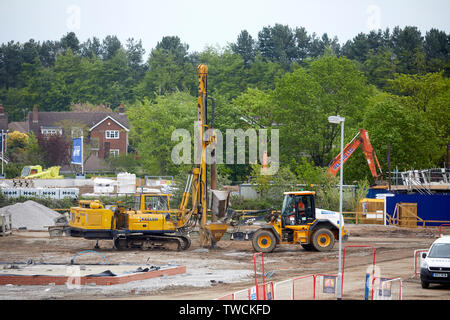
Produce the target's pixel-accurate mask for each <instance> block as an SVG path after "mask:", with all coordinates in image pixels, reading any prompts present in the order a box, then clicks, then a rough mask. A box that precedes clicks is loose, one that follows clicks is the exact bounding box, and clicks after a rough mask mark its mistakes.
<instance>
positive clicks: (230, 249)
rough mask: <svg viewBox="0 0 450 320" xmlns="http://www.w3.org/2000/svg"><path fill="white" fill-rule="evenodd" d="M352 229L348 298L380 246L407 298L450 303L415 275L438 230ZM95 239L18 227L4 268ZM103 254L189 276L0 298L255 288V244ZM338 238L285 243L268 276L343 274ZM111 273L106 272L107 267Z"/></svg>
mask: <svg viewBox="0 0 450 320" xmlns="http://www.w3.org/2000/svg"><path fill="white" fill-rule="evenodd" d="M346 227H347V229H348V230H349V231H350V237H349V241H348V242H344V244H343V245H344V246H371V247H347V248H346V256H345V266H344V268H345V269H344V287H343V290H344V296H343V299H352V300H353V299H357V300H360V299H363V298H364V277H365V273H366V270H367V268H368V267H369V266H370V267H371V265H372V259H373V251H374V249H373V248H375V249H376V262H375V263H376V266H377V270H379V272H380V276H382V277H387V278H401V279H402V281H403V289H402V296H403V299H404V300H450V287H449V286H443V285H433V284H432V285H431V286H430V288H429V289H422V288H421V285H420V280H419V279H418V278H417V277H416V278H414V277H413V275H414V259H413V254H414V250H415V249H425V248H428V247H429V246H430V244H431V243H432V242H433V241H434V240H435V239H436V236H437V234H438V231H437V229H434V228H425V229H424V228H416V229H408V228H398V227H393V226H379V225H347V226H346ZM94 245H95V241H90V240H84V239H78V238H71V237H57V238H50V237H49V235H48V233H47V232H26V231H25V232H15V233H13V234H12V235H11V236H7V237H0V248H1V252H0V263H1V264H0V268H4V266H5V265H7V264H11V263H13V262H27V261H29V260H30V259H32V260H33V261H35V262H45V263H54V264H69V263H70V260H71V259H72V258H73V257H74V256H75V255H76V254H77V253H80V252H81V251H84V250H94ZM99 245H100V249H95V251H96V252H97V253H100V254H101V255H103V256H104V257H105V258H106V259H107V260H108V262H109V263H110V264H130V265H131V264H133V265H142V266H145V265H156V266H158V265H159V266H162V265H168V264H178V265H185V266H186V274H184V275H177V276H170V277H162V278H158V279H149V280H145V281H139V282H137V281H135V282H131V283H128V284H122V285H114V286H97V287H95V286H84V287H82V288H75V289H74V288H69V287H67V286H15V285H5V286H1V290H0V299H1V300H5V299H33V300H40V299H160V300H185V299H186V300H187V299H190V300H192V299H194V300H210V299H215V298H219V297H221V296H224V295H226V294H229V293H232V292H236V291H239V290H243V289H247V288H250V287H251V286H253V285H254V264H253V254H254V251H253V248H252V245H251V242H250V241H231V240H222V241H220V242H219V243H218V244H217V247H216V248H213V249H206V248H201V247H200V245H199V241H198V238H197V237H196V236H195V235H194V236H193V239H192V245H191V247H190V248H189V249H188V250H187V251H174V250H168V249H160V250H147V251H143V250H129V251H116V250H114V249H112V242H111V241H99ZM338 254H339V251H338V243H337V242H336V244H335V247H334V249H333V250H332V251H331V252H308V251H305V250H303V249H302V247H301V246H290V245H281V246H278V247H277V248H276V249H275V251H274V252H272V253H270V254H264V261H265V272H266V274H267V279H266V280H267V281H273V282H274V283H276V282H280V281H283V280H288V279H293V278H295V277H298V276H302V275H308V274H319V273H323V274H337V272H338ZM101 255H98V254H95V253H94V254H93V253H92V252H90V253H86V254H80V255H79V256H77V259H76V262H77V263H79V264H83V263H85V264H95V263H98V264H104V263H105V261H104V259H103V258H102V257H101ZM104 269H105V270H108V267H107V265H105V268H104Z"/></svg>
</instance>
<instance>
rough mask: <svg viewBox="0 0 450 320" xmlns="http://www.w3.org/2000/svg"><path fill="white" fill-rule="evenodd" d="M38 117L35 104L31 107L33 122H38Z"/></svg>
mask: <svg viewBox="0 0 450 320" xmlns="http://www.w3.org/2000/svg"><path fill="white" fill-rule="evenodd" d="M38 122H39V119H38V109H37V106H34V107H33V123H38Z"/></svg>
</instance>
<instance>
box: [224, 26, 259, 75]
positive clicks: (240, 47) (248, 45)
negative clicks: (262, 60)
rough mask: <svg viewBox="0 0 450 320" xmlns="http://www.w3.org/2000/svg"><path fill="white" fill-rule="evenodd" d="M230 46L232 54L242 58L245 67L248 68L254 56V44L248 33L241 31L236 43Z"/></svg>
mask: <svg viewBox="0 0 450 320" xmlns="http://www.w3.org/2000/svg"><path fill="white" fill-rule="evenodd" d="M230 46H231V49H232V50H233V52H234V53H236V54H239V55H240V56H241V57H242V59H243V60H244V65H245V67H246V68H248V67H249V66H250V64H251V63H252V62H253V60H254V59H255V56H256V42H255V40H254V39H253V38H252V36H251V35H250V34H249V33H248V31H247V30H242V31H241V33H240V34H239V35H238V38H237V41H236V43H235V44H234V43H233V44H231V45H230Z"/></svg>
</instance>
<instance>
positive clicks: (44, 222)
mask: <svg viewBox="0 0 450 320" xmlns="http://www.w3.org/2000/svg"><path fill="white" fill-rule="evenodd" d="M2 213H9V214H10V215H11V225H12V228H13V229H27V230H36V231H40V230H48V227H49V226H54V225H55V221H54V219H56V218H58V217H61V214H59V213H58V212H56V211H54V210H52V209H49V208H47V207H46V206H44V205H42V204H39V203H37V202H35V201H32V200H28V201H25V202H23V203H16V204H13V205H10V206H6V207H3V208H0V214H2Z"/></svg>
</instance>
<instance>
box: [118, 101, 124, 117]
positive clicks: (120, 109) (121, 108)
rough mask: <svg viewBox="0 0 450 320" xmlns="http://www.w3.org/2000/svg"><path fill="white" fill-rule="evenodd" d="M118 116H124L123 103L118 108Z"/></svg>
mask: <svg viewBox="0 0 450 320" xmlns="http://www.w3.org/2000/svg"><path fill="white" fill-rule="evenodd" d="M119 114H120V115H124V114H125V108H124V106H123V103H121V104H120V107H119Z"/></svg>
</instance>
